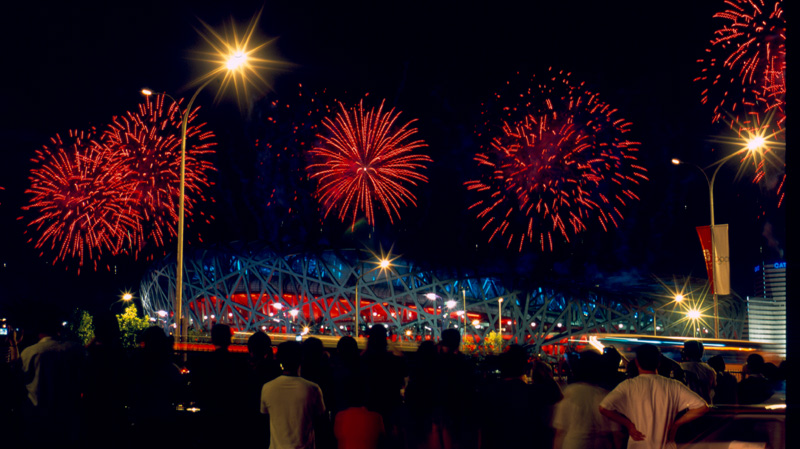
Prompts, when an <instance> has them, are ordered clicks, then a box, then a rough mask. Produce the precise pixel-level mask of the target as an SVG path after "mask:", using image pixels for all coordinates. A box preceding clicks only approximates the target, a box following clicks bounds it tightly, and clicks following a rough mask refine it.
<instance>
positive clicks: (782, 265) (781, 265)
mask: <svg viewBox="0 0 800 449" xmlns="http://www.w3.org/2000/svg"><path fill="white" fill-rule="evenodd" d="M773 267H774V268H786V262H775V264H774V265H773Z"/></svg>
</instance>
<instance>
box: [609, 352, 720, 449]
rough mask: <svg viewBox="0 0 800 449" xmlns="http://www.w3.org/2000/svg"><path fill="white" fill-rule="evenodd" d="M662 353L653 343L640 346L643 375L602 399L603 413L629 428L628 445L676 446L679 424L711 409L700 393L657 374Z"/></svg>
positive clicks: (636, 448)
mask: <svg viewBox="0 0 800 449" xmlns="http://www.w3.org/2000/svg"><path fill="white" fill-rule="evenodd" d="M660 355H661V351H659V350H658V348H657V347H656V346H653V345H648V344H645V345H642V346H639V347H638V348H636V361H635V363H636V366H637V367H638V369H639V375H638V376H636V377H634V378H633V379H628V380H625V381H623V382H622V383H620V384H619V385H618V386H617V387H616V388H615V389H614V390H613V391H612V392H611V393H609V394H608V396H606V397H605V398H604V399H603V400H602V401H601V402H600V413H602V414H603V415H605V416H607V417H608V418H611V419H612V420H614V421H616V422H618V423H619V424H621V425H623V426H625V428H626V429H628V435H629V438H628V449H662V448H675V447H676V446H675V433H676V431H677V429H678V427H679V426H681V425H682V424H684V423H687V422H689V421H691V420H693V419H696V418H698V417H700V416H701V415H702V414H703V413H705V412H706V411H707V410H708V404H706V402H705V401H704V400H703V398H701V397H700V396H698V395H697V393H695V392H693V391H692V390H690V389H689V388H687V387H686V386H685V385H683V384H682V383H680V382H678V381H676V380H674V379H668V378H666V377H663V376H660V375H658V374H657V372H656V370H657V369H658V363H659V358H660ZM686 409H688V410H687V411H686V413H685V414H684V415H683V416H681V417H680V418H679V419H676V416H677V415H678V413H679V412H681V411H682V410H686Z"/></svg>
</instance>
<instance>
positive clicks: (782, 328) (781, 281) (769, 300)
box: [747, 262, 786, 357]
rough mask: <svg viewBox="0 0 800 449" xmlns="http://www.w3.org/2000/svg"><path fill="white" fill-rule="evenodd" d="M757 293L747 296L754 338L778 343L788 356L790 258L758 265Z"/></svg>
mask: <svg viewBox="0 0 800 449" xmlns="http://www.w3.org/2000/svg"><path fill="white" fill-rule="evenodd" d="M755 274H756V288H755V296H752V297H748V298H747V321H748V334H749V340H750V341H762V342H768V343H773V344H775V350H776V351H777V352H779V353H780V354H781V356H782V357H786V262H775V263H772V264H763V265H757V266H756V267H755Z"/></svg>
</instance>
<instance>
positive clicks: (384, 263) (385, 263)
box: [380, 259, 392, 269]
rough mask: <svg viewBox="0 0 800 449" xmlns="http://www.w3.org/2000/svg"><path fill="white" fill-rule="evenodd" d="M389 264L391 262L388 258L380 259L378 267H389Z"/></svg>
mask: <svg viewBox="0 0 800 449" xmlns="http://www.w3.org/2000/svg"><path fill="white" fill-rule="evenodd" d="M391 264H392V262H391V261H390V260H389V259H381V264H380V267H381V268H383V269H386V268H389V265H391Z"/></svg>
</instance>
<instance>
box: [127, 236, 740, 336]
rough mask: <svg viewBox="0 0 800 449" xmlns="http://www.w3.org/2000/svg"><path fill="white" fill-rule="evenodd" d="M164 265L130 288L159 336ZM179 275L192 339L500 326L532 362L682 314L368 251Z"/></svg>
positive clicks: (263, 251)
mask: <svg viewBox="0 0 800 449" xmlns="http://www.w3.org/2000/svg"><path fill="white" fill-rule="evenodd" d="M170 259H173V258H172V257H168V258H165V259H164V260H163V261H162V262H160V263H158V264H156V265H154V266H152V267H151V269H150V270H149V271H148V272H147V273H146V274H145V276H144V278H143V280H142V283H141V286H140V298H141V300H142V304H143V306H144V311H145V313H146V314H147V315H148V316H150V317H154V319H156V320H157V321H158V322H159V323H161V324H162V325H164V326H169V325H170V324H171V323H172V318H171V316H172V315H173V298H174V296H175V294H174V292H175V286H176V280H175V263H174V259H173V260H171V261H170ZM184 268H185V272H184V286H183V288H184V295H183V298H184V305H183V308H184V310H185V311H187V313H188V318H189V326H190V328H193V329H194V330H197V331H206V330H208V329H210V327H211V326H212V325H213V323H216V322H220V323H225V324H229V325H231V326H232V327H233V328H234V329H236V330H241V331H256V330H264V331H267V332H278V333H302V332H308V333H309V334H315V335H334V336H336V335H352V334H354V330H355V324H356V322H358V325H359V333H361V334H363V332H365V330H366V329H367V328H368V327H369V326H371V325H372V324H375V323H380V324H383V325H385V326H386V327H387V328H388V329H389V332H390V333H391V334H393V335H397V336H401V337H402V338H407V337H409V336H410V337H411V338H417V339H419V338H428V337H432V338H434V339H436V338H438V337H439V336H440V335H441V331H442V329H445V328H456V329H459V331H461V332H464V330H465V329H466V335H472V336H477V337H479V338H480V339H481V340H482V339H483V338H485V337H486V336H487V335H488V334H489V333H490V332H492V331H495V332H497V330H498V328H502V332H503V335H504V337H505V338H506V339H509V338H510V339H511V341H514V342H517V343H520V344H526V345H532V346H533V348H532V349H533V350H534V351H536V352H541V351H542V348H543V347H544V346H548V345H553V344H557V343H559V342H564V341H568V339H570V338H571V337H575V336H580V335H585V334H592V333H632V334H648V335H656V334H657V335H660V336H670V335H672V336H683V335H687V334H686V332H687V331H686V328H687V326H686V325H685V323H684V322H683V321H685V318H684V314H683V313H680V312H679V311H676V309H675V307H674V306H673V307H665V305H666V304H667V303H669V301H670V300H669V298H667V297H665V296H664V295H663V293H664V289H663V287H662V288H661V289H660V292H656V291H653V292H649V293H647V292H644V293H643V292H632V291H630V290H628V291H625V292H610V291H605V292H600V291H598V290H599V289H587V288H583V287H578V286H575V285H570V286H567V287H566V288H560V289H556V288H552V287H547V286H544V285H542V286H540V287H532V288H525V289H510V288H506V287H504V286H503V285H502V284H501V282H500V280H499V279H498V278H495V277H481V276H460V277H454V276H452V275H449V274H447V273H441V272H434V271H430V270H426V269H423V268H421V267H419V266H418V265H415V264H414V263H412V262H410V261H403V260H400V259H397V260H394V261H393V262H392V265H391V266H390V267H388V268H387V269H384V270H381V269H379V268H378V265H377V258H376V257H375V255H374V254H370V253H369V252H368V251H361V250H337V251H325V252H321V253H316V254H311V253H303V254H289V255H281V254H277V253H275V252H273V251H272V250H270V249H269V248H268V247H267V246H265V245H263V244H259V243H242V242H237V243H232V244H229V245H226V246H224V247H214V248H208V249H195V250H193V251H190V252H187V256H186V258H185V261H184ZM356 290H357V291H358V292H357V293H356ZM356 294H357V295H358V301H357V302H356ZM742 309H743V308H742V307H740V306H738V305H737V303H736V302H734V301H730V302H723V303H722V304H721V309H720V312H721V313H722V314H723V316H726V317H727V318H726V319H725V320H721V324H722V328H721V335H722V336H725V337H726V338H741V332H742V323H743V322H744V319H743V317H744V312H743V310H742ZM356 316H358V320H356ZM501 317H502V323H500V325H498V321H499V320H500V319H501ZM654 327H655V329H654ZM706 332H707V330H706ZM706 336H708V335H706Z"/></svg>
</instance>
